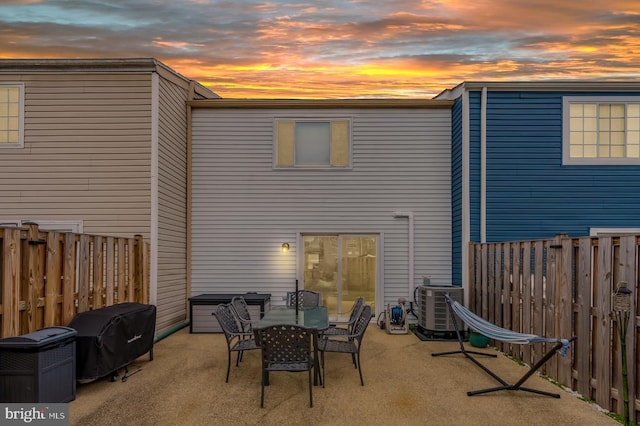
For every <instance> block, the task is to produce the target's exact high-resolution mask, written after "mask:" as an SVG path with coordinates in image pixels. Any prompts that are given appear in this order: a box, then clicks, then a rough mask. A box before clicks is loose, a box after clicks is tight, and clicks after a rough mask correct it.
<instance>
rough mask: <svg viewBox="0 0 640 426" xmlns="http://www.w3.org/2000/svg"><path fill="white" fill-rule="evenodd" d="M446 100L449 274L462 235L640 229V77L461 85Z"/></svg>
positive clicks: (460, 257) (457, 273)
mask: <svg viewBox="0 0 640 426" xmlns="http://www.w3.org/2000/svg"><path fill="white" fill-rule="evenodd" d="M436 99H448V100H454V101H455V102H454V105H453V107H452V113H451V123H452V124H451V126H452V156H451V157H452V160H451V161H452V163H451V167H452V177H451V179H452V181H451V191H452V238H453V241H452V265H453V271H452V279H453V283H454V284H458V285H459V284H462V283H463V282H466V277H465V276H464V275H465V274H466V271H465V268H463V267H462V265H466V264H467V250H466V247H467V245H468V242H469V241H476V242H495V241H513V240H532V239H543V238H552V237H553V236H555V235H556V234H560V233H565V234H569V235H570V236H584V235H596V234H598V233H608V232H616V233H620V232H633V233H640V214H639V212H640V83H639V82H575V81H574V82H464V83H462V84H460V85H458V86H456V87H455V88H453V89H450V90H446V91H444V92H442V93H440V94H439V95H438V96H436Z"/></svg>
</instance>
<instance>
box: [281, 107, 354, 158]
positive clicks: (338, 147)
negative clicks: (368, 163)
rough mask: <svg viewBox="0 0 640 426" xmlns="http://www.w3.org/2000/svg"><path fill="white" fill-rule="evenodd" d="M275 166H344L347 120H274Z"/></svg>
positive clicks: (347, 152)
mask: <svg viewBox="0 0 640 426" xmlns="http://www.w3.org/2000/svg"><path fill="white" fill-rule="evenodd" d="M275 123H276V128H275V139H276V140H275V156H274V166H275V167H276V168H347V167H349V166H350V158H351V155H350V154H351V148H350V140H351V138H350V136H349V120H344V119H338V120H335V119H332V120H308V119H277V120H276V122H275Z"/></svg>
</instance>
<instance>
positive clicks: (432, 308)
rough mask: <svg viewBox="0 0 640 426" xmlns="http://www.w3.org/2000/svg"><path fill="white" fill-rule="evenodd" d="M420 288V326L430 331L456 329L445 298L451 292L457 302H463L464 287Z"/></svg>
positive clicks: (425, 286) (450, 330)
mask: <svg viewBox="0 0 640 426" xmlns="http://www.w3.org/2000/svg"><path fill="white" fill-rule="evenodd" d="M416 288H417V290H418V300H417V302H418V314H419V315H418V326H420V327H421V328H423V329H425V330H428V331H436V332H452V331H455V330H456V329H455V326H454V325H453V319H452V318H451V313H450V311H449V305H447V301H446V300H445V298H444V295H445V294H449V295H450V296H451V297H452V298H453V299H454V300H455V301H456V302H459V303H462V297H463V294H464V293H463V289H462V287H457V286H440V287H436V286H427V285H423V286H419V287H416Z"/></svg>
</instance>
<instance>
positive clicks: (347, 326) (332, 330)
mask: <svg viewBox="0 0 640 426" xmlns="http://www.w3.org/2000/svg"><path fill="white" fill-rule="evenodd" d="M363 306H364V297H362V296H359V297H357V298H356V300H355V301H354V302H353V306H352V307H351V314H350V315H349V321H347V322H343V323H331V324H329V328H328V329H326V330H323V331H322V332H321V337H325V338H331V337H344V336H346V335H349V334H353V326H354V325H355V323H356V321H357V320H358V317H359V316H360V311H361V310H362V307H363Z"/></svg>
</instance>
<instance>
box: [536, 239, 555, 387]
mask: <svg viewBox="0 0 640 426" xmlns="http://www.w3.org/2000/svg"><path fill="white" fill-rule="evenodd" d="M556 244H557V242H556V241H544V243H543V245H544V250H545V252H546V253H547V270H546V274H545V278H546V281H545V288H544V332H543V333H542V334H540V335H541V336H553V335H554V333H555V328H556V299H555V297H556V279H557V276H556V268H557V266H558V265H557V262H556V254H557V253H556V249H555V248H553V246H555V245H556ZM549 345H550V343H547V344H545V345H544V351H543V352H545V353H546V352H547V351H548V350H549V349H550V346H549ZM543 371H544V372H545V374H547V375H548V376H552V377H557V376H558V357H555V356H554V357H551V359H549V361H548V362H547V364H546V365H545V366H544V368H543Z"/></svg>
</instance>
